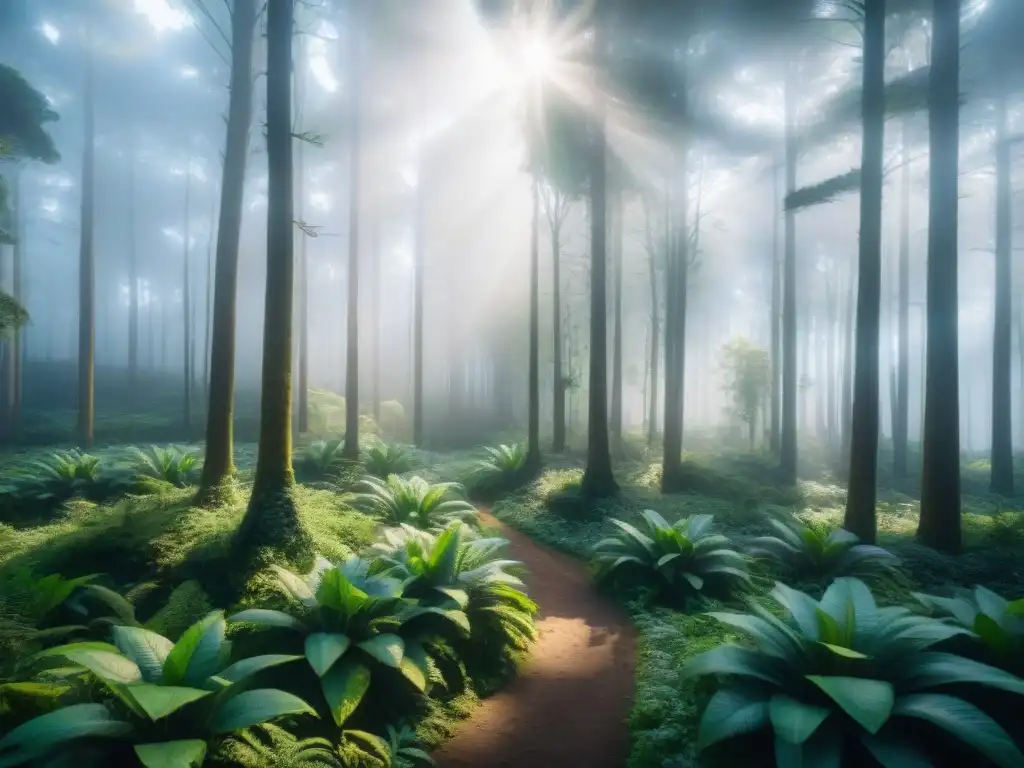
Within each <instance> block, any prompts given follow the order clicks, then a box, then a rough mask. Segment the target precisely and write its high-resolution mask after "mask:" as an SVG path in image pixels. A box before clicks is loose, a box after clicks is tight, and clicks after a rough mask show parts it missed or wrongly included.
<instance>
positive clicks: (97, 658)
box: [62, 649, 142, 683]
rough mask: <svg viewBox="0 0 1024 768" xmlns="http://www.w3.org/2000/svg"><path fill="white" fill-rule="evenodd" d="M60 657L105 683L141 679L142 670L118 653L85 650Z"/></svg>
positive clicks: (72, 651) (68, 652)
mask: <svg viewBox="0 0 1024 768" xmlns="http://www.w3.org/2000/svg"><path fill="white" fill-rule="evenodd" d="M62 655H63V656H64V658H66V659H67V660H68V661H73V662H74V663H75V664H80V665H81V666H83V667H85V668H86V669H88V670H89V671H90V672H92V673H93V674H94V675H96V677H98V678H100V679H101V680H103V681H104V682H106V683H135V682H138V681H139V680H141V679H142V670H140V669H139V667H138V666H137V665H136V664H135V662H134V661H132V660H131V659H126V658H125V657H124V656H122V655H121V654H119V653H111V652H110V651H93V650H88V649H85V650H71V651H65V652H64V653H63V654H62Z"/></svg>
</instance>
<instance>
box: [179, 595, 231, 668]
mask: <svg viewBox="0 0 1024 768" xmlns="http://www.w3.org/2000/svg"><path fill="white" fill-rule="evenodd" d="M226 631H227V622H226V621H225V620H224V614H223V613H219V612H218V613H217V615H216V618H214V619H212V620H210V621H209V623H208V624H207V625H206V630H205V631H204V632H203V634H202V636H201V637H200V638H199V642H198V643H197V644H196V647H195V649H194V650H193V651H192V655H191V656H190V657H189V660H188V664H187V665H186V667H185V678H184V682H185V683H186V684H187V685H202V684H203V681H204V680H205V679H206V678H208V677H210V675H213V674H216V673H217V672H218V671H219V670H220V668H221V667H223V666H224V663H225V662H226V661H227V653H226V651H227V650H228V649H226V648H225V647H224V645H225V642H224V641H225V634H226Z"/></svg>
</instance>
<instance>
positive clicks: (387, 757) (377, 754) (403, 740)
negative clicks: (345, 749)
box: [341, 725, 437, 768]
mask: <svg viewBox="0 0 1024 768" xmlns="http://www.w3.org/2000/svg"><path fill="white" fill-rule="evenodd" d="M387 734H388V737H387V738H386V739H385V738H383V737H381V736H378V735H377V734H375V733H369V732H368V731H354V730H350V731H342V734H341V735H342V739H343V740H344V741H345V742H347V743H349V744H355V745H356V747H357V749H358V750H359V752H360V754H362V755H364V756H365V757H369V758H371V759H374V760H376V761H378V762H380V763H382V764H383V768H416V766H423V765H437V763H435V762H434V759H433V758H432V757H431V756H430V755H429V754H427V752H426V751H424V750H423V748H422V747H421V744H420V740H419V739H418V738H417V737H416V732H415V731H414V730H413V729H412V728H410V727H409V726H407V725H402V726H401V727H399V728H395V727H394V726H392V725H389V726H388V727H387Z"/></svg>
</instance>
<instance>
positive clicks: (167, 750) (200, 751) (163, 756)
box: [135, 739, 206, 768]
mask: <svg viewBox="0 0 1024 768" xmlns="http://www.w3.org/2000/svg"><path fill="white" fill-rule="evenodd" d="M135 755H136V757H138V758H139V762H140V763H142V764H143V765H144V766H145V767H146V768H193V766H201V765H202V764H203V760H204V759H205V758H206V742H205V741H202V740H201V739H187V740H182V741H164V742H159V743H156V744H136V745H135Z"/></svg>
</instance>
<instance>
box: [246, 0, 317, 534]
mask: <svg viewBox="0 0 1024 768" xmlns="http://www.w3.org/2000/svg"><path fill="white" fill-rule="evenodd" d="M293 11H294V7H293V0H268V2H267V10H266V14H267V78H266V82H267V169H268V181H267V287H266V302H265V310H264V312H265V314H264V320H263V375H262V385H263V387H262V400H261V405H260V439H259V455H258V457H257V460H256V473H255V476H254V477H253V487H252V497H251V498H250V499H249V507H248V509H247V510H246V513H245V517H244V518H243V520H242V524H241V526H240V527H239V529H238V539H237V545H238V547H239V549H240V550H241V551H243V552H247V553H248V552H255V551H257V550H259V549H260V548H263V547H270V548H274V549H277V550H280V551H284V552H288V553H295V554H303V553H305V552H306V550H308V546H309V540H308V537H307V535H306V534H305V532H304V531H303V528H302V522H301V520H300V519H299V514H298V508H297V506H296V502H295V498H294V495H293V492H294V486H295V474H294V472H293V471H292V429H291V420H292V309H293V302H294V287H295V286H294V277H295V274H294V273H295V263H294V251H295V238H294V236H293V230H292V227H293V226H294V222H293V218H294V210H295V199H294V196H293V183H292V170H293V169H292V121H291V108H292V100H291V88H292V26H293V23H294V16H293Z"/></svg>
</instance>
